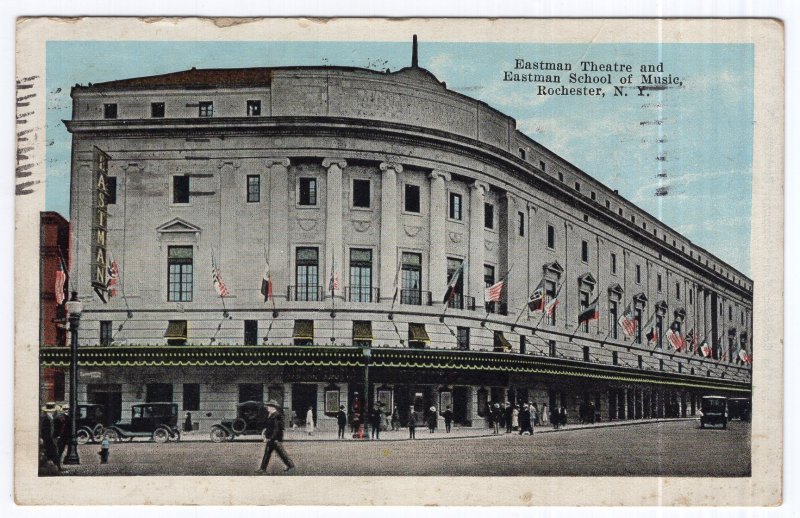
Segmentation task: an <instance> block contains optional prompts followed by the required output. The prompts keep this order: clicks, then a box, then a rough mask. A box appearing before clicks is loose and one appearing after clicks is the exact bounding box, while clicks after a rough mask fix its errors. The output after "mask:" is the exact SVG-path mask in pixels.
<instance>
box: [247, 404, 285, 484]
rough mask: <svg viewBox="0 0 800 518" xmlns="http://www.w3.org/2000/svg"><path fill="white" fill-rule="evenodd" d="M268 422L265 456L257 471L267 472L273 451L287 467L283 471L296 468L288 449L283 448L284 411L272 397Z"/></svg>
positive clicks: (267, 405) (268, 406)
mask: <svg viewBox="0 0 800 518" xmlns="http://www.w3.org/2000/svg"><path fill="white" fill-rule="evenodd" d="M265 406H266V407H267V422H266V437H267V445H266V447H265V448H264V456H263V457H262V458H261V468H260V469H257V470H256V472H257V473H266V471H267V465H269V459H270V457H271V456H272V452H273V451H274V452H277V454H278V457H280V458H281V460H282V461H283V463H284V464H285V465H286V467H285V468H284V469H283V471H291V470H293V469H294V463H293V462H292V459H290V458H289V455H287V454H286V450H284V449H283V444H282V442H283V412H281V408H280V406H278V403H277V402H276V401H275V400H274V399H270V400H269V401H268V402H267V404H266V405H265Z"/></svg>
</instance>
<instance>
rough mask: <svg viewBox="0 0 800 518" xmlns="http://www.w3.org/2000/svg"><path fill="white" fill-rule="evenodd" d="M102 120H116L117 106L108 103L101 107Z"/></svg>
mask: <svg viewBox="0 0 800 518" xmlns="http://www.w3.org/2000/svg"><path fill="white" fill-rule="evenodd" d="M103 118H104V119H116V118H117V104H116V103H109V104H104V105H103Z"/></svg>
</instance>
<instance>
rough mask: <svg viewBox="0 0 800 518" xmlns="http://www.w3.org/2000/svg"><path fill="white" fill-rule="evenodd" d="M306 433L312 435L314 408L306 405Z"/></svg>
mask: <svg viewBox="0 0 800 518" xmlns="http://www.w3.org/2000/svg"><path fill="white" fill-rule="evenodd" d="M306 433H307V434H308V435H313V433H314V409H313V408H311V407H308V411H307V412H306Z"/></svg>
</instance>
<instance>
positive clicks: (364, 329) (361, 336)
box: [353, 320, 375, 340]
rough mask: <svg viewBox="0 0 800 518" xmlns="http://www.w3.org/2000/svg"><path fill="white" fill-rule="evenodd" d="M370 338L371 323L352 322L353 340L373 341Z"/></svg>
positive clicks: (365, 321)
mask: <svg viewBox="0 0 800 518" xmlns="http://www.w3.org/2000/svg"><path fill="white" fill-rule="evenodd" d="M374 339H375V337H373V336H372V322H370V321H368V320H357V321H355V322H353V340H374Z"/></svg>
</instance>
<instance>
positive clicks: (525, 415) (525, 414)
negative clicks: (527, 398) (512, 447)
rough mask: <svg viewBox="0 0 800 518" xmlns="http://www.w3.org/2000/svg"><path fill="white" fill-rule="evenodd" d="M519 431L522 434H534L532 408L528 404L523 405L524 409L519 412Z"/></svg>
mask: <svg viewBox="0 0 800 518" xmlns="http://www.w3.org/2000/svg"><path fill="white" fill-rule="evenodd" d="M519 433H520V435H531V434H533V426H532V425H531V410H530V407H529V406H528V405H523V407H522V410H520V412H519Z"/></svg>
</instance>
